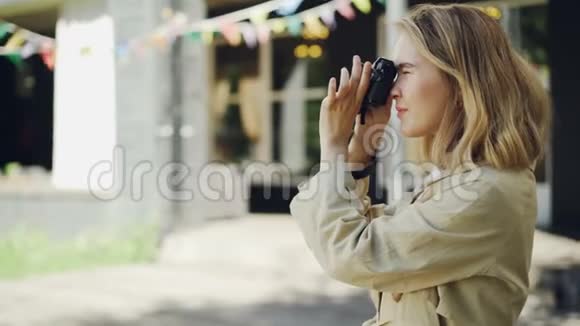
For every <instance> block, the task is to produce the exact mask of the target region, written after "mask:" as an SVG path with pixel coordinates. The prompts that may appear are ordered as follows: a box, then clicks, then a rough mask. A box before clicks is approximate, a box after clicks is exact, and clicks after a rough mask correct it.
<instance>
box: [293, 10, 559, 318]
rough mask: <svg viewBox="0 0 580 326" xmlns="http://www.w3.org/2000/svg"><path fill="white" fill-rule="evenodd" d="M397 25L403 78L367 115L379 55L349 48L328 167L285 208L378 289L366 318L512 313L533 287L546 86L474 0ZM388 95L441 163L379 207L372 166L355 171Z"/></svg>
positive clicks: (339, 269) (346, 272)
mask: <svg viewBox="0 0 580 326" xmlns="http://www.w3.org/2000/svg"><path fill="white" fill-rule="evenodd" d="M398 26H399V28H400V30H401V37H400V39H399V40H398V43H397V45H396V50H395V53H396V55H395V58H394V62H395V63H396V65H397V67H398V73H399V75H398V78H397V79H396V82H395V84H394V86H393V88H392V90H391V92H390V98H389V102H388V103H387V105H386V106H385V107H382V108H374V110H370V111H369V112H367V116H366V123H365V124H364V125H362V124H360V123H359V119H357V113H358V110H359V107H360V104H361V102H362V99H363V97H364V94H365V92H366V90H367V88H368V84H369V78H370V73H371V64H370V63H369V62H366V63H365V64H364V65H363V64H362V63H361V61H360V59H359V58H358V57H357V56H355V57H354V58H353V67H352V72H351V76H349V72H348V71H347V70H346V69H345V68H343V69H342V70H341V76H340V83H337V81H336V80H335V79H334V78H332V79H331V80H330V82H329V85H328V95H327V97H326V98H325V99H324V100H323V101H322V104H321V111H320V126H319V127H320V144H321V170H320V172H318V173H317V174H316V175H315V176H313V177H312V178H310V179H309V180H308V181H307V182H304V183H302V184H300V185H299V193H298V195H297V196H296V197H295V198H294V199H293V200H292V202H291V204H290V209H291V213H292V215H293V216H294V217H295V218H296V221H297V222H298V224H299V226H300V229H301V231H302V233H303V235H304V238H305V240H306V243H307V244H308V246H309V248H310V249H311V250H312V251H313V253H314V256H315V257H316V259H317V260H318V262H319V263H320V264H321V266H322V267H323V268H324V270H325V271H326V272H327V273H329V274H330V275H331V276H332V277H334V278H336V279H338V280H340V281H343V282H346V283H349V284H352V285H355V286H358V287H362V288H366V289H369V290H370V293H371V298H372V300H373V302H374V304H375V306H376V310H377V314H376V315H375V316H374V317H373V318H372V319H370V320H368V321H366V322H365V323H364V324H363V325H365V326H366V325H409V326H421V325H459V326H464V325H481V326H502V325H506V326H507V325H514V324H515V322H516V320H517V318H518V315H519V314H520V312H521V309H522V307H523V305H524V303H525V301H526V297H527V294H528V270H529V267H530V256H531V250H532V241H533V235H534V226H535V222H536V188H535V178H534V173H533V170H534V168H535V162H536V161H537V159H538V158H540V157H541V155H542V152H543V145H544V144H545V143H546V135H547V134H548V125H549V114H550V112H549V109H548V107H549V105H548V103H549V102H548V98H547V96H546V94H545V92H544V90H543V88H542V86H541V84H540V82H539V81H538V80H537V79H536V77H535V76H534V73H533V72H532V70H531V69H530V67H529V66H528V65H527V64H526V63H525V62H524V60H523V59H522V58H521V57H520V56H519V55H518V54H517V53H516V52H515V51H514V50H513V49H512V48H511V47H510V45H509V42H508V40H507V37H506V35H505V34H504V32H503V31H502V29H501V27H500V26H499V24H498V23H497V22H496V21H494V20H493V19H492V18H490V17H488V16H487V15H486V14H485V13H483V12H482V11H480V10H479V9H477V8H475V7H470V6H466V5H444V6H435V5H424V6H420V7H417V8H416V9H414V10H412V12H411V13H410V14H409V15H408V16H407V17H405V18H403V19H402V20H401V21H400V22H399V23H398ZM337 84H339V85H337ZM392 102H394V104H395V106H396V110H397V112H398V114H397V115H398V118H399V119H400V122H401V133H402V135H403V136H406V137H421V140H422V142H423V147H422V149H423V151H422V152H423V156H424V160H425V162H424V163H429V164H427V166H433V167H436V168H437V171H435V172H438V173H433V171H430V172H431V173H432V175H435V176H436V177H435V178H434V179H432V180H431V181H430V182H428V183H425V184H424V187H423V188H421V189H419V191H418V192H416V193H415V196H414V197H413V198H410V199H405V200H400V201H398V202H395V203H394V204H391V205H388V206H385V205H373V206H371V205H370V204H369V202H370V201H369V197H368V196H367V195H366V194H367V192H368V177H363V178H359V179H357V180H355V179H354V178H353V173H351V172H352V171H349V170H348V169H349V168H354V169H360V168H361V166H366V165H368V164H370V161H371V157H373V156H374V155H375V154H376V153H375V152H374V151H375V150H376V149H377V147H376V145H377V144H379V142H377V141H376V139H373V137H374V136H372V135H371V136H369V134H368V133H370V132H371V131H372V130H376V129H377V128H379V129H384V128H385V127H386V125H387V123H388V121H389V119H390V109H391V104H392ZM353 124H354V125H355V128H354V133H353V132H352V126H353ZM351 134H352V135H351ZM366 141H368V142H366ZM345 164H346V166H347V169H344V168H343V167H344V165H345ZM423 166H425V164H423Z"/></svg>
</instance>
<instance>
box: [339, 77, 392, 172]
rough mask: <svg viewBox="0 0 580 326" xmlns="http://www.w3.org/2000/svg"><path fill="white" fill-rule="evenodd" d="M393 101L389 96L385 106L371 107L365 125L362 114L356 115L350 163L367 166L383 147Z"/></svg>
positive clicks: (349, 150) (349, 152)
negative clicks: (361, 121) (361, 120)
mask: <svg viewBox="0 0 580 326" xmlns="http://www.w3.org/2000/svg"><path fill="white" fill-rule="evenodd" d="M363 78H364V74H363ZM392 102H393V100H392V98H391V97H389V99H388V100H387V103H386V104H385V105H384V106H381V107H373V108H369V109H368V110H367V112H366V115H365V124H364V125H363V124H361V123H360V115H358V116H357V117H356V124H355V127H354V134H353V136H352V138H351V140H350V143H349V144H348V162H349V163H356V164H362V165H364V166H366V165H367V164H368V163H369V161H370V159H371V157H372V156H374V155H375V153H376V152H377V149H378V148H380V147H381V142H383V141H385V139H384V134H385V127H386V126H387V124H388V123H389V120H390V118H391V104H392Z"/></svg>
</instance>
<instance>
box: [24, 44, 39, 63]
mask: <svg viewBox="0 0 580 326" xmlns="http://www.w3.org/2000/svg"><path fill="white" fill-rule="evenodd" d="M37 51H38V43H36V42H34V41H33V40H29V41H28V42H26V44H24V46H23V47H22V49H21V50H20V55H21V56H22V59H28V58H30V57H31V56H32V55H33V54H35V53H36V52H37Z"/></svg>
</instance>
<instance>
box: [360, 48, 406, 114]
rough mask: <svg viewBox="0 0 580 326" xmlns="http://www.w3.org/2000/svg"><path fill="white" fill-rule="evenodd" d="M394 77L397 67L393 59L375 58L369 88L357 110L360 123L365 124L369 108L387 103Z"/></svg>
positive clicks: (395, 76)
mask: <svg viewBox="0 0 580 326" xmlns="http://www.w3.org/2000/svg"><path fill="white" fill-rule="evenodd" d="M396 78H397V67H396V66H395V63H394V62H393V61H391V60H387V59H385V58H380V57H379V58H378V59H377V60H375V62H374V63H373V71H372V74H371V80H370V83H369V88H368V90H367V93H366V95H365V98H364V99H363V102H362V105H361V108H360V110H359V113H360V115H361V116H360V122H361V124H363V125H364V124H365V114H366V112H367V110H368V109H369V108H372V107H378V106H383V105H385V104H386V103H387V99H388V98H389V93H390V92H391V88H392V87H393V83H394V81H395V79H396Z"/></svg>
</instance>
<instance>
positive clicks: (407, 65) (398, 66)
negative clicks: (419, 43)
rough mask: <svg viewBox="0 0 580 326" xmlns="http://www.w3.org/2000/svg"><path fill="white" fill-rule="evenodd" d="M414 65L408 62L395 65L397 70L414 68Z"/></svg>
mask: <svg viewBox="0 0 580 326" xmlns="http://www.w3.org/2000/svg"><path fill="white" fill-rule="evenodd" d="M414 67H415V65H414V64H412V63H410V62H401V63H399V64H398V65H397V69H401V68H414Z"/></svg>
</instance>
